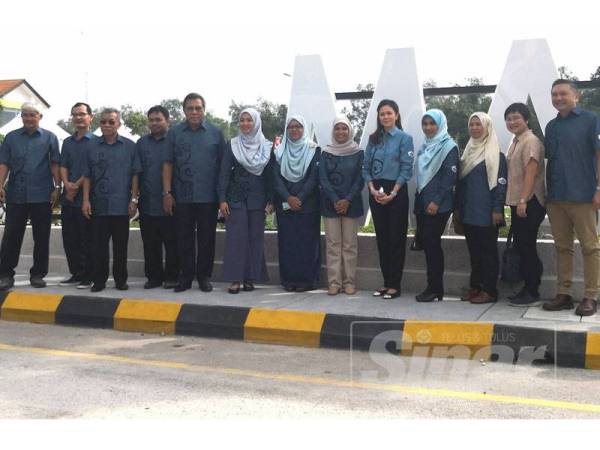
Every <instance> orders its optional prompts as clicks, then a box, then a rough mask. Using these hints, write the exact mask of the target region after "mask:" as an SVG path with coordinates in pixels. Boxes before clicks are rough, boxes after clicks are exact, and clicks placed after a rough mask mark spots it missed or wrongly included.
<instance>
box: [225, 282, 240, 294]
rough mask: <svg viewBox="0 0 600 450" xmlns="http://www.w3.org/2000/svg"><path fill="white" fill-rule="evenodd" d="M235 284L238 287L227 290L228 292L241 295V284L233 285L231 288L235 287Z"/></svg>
mask: <svg viewBox="0 0 600 450" xmlns="http://www.w3.org/2000/svg"><path fill="white" fill-rule="evenodd" d="M234 284H237V287H236V288H234V287H229V289H227V292H229V293H230V294H239V293H240V283H233V284H232V285H231V286H233V285H234Z"/></svg>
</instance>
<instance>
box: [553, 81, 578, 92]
mask: <svg viewBox="0 0 600 450" xmlns="http://www.w3.org/2000/svg"><path fill="white" fill-rule="evenodd" d="M559 84H568V85H569V86H570V87H571V89H573V90H574V91H575V92H579V91H578V90H577V85H576V84H575V82H574V81H573V80H567V79H566V78H558V79H557V80H554V82H553V83H552V87H551V88H550V90H552V89H553V88H554V86H557V85H559Z"/></svg>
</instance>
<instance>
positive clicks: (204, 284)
mask: <svg viewBox="0 0 600 450" xmlns="http://www.w3.org/2000/svg"><path fill="white" fill-rule="evenodd" d="M198 286H199V287H200V290H201V291H202V292H211V291H212V290H213V287H212V284H211V283H210V281H209V280H208V278H203V279H202V280H200V281H198Z"/></svg>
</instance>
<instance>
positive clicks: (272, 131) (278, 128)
mask: <svg viewBox="0 0 600 450" xmlns="http://www.w3.org/2000/svg"><path fill="white" fill-rule="evenodd" d="M245 108H254V109H256V110H257V111H258V112H259V113H260V118H261V121H262V131H263V134H264V135H265V137H266V138H267V139H269V140H271V141H272V140H273V139H275V136H280V135H281V134H283V131H284V130H285V118H286V116H287V105H284V104H280V103H274V102H270V101H268V100H265V99H264V98H260V97H259V98H258V99H257V100H256V102H255V103H254V104H242V103H236V102H235V101H232V102H231V105H229V118H230V127H231V132H232V133H233V135H235V134H237V132H238V121H239V118H240V114H241V112H242V110H244V109H245Z"/></svg>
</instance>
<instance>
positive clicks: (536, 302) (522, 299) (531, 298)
mask: <svg viewBox="0 0 600 450" xmlns="http://www.w3.org/2000/svg"><path fill="white" fill-rule="evenodd" d="M541 303H542V302H541V300H540V296H539V295H537V296H536V295H531V293H530V292H529V291H527V290H524V292H523V293H521V294H520V295H519V296H517V297H515V298H513V299H512V300H511V301H510V302H509V303H508V304H509V305H510V306H522V307H525V308H529V307H530V306H540V304H541Z"/></svg>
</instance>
